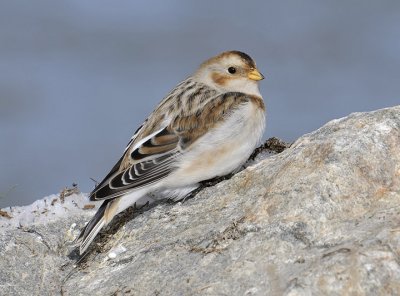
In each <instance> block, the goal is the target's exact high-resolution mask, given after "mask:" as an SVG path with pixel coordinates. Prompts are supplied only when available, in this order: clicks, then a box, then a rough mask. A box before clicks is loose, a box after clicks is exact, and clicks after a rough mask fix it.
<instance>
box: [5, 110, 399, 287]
mask: <svg viewBox="0 0 400 296" xmlns="http://www.w3.org/2000/svg"><path fill="white" fill-rule="evenodd" d="M54 199H56V197H55V196H53V197H51V198H48V202H46V207H45V209H46V211H44V210H43V207H40V210H39V207H38V209H37V210H38V211H39V212H38V213H36V214H37V215H38V216H43V215H45V216H46V215H47V216H46V217H48V219H47V220H46V219H39V218H37V217H34V218H33V219H31V220H28V221H29V222H26V221H25V225H19V224H20V223H21V222H18V221H17V222H18V223H17V222H15V221H14V222H10V221H13V220H15V219H17V220H18V219H21V217H22V216H26V215H30V213H28V212H31V211H32V207H30V208H29V207H25V208H15V209H9V208H8V209H3V212H6V213H7V214H3V215H2V216H3V217H0V231H1V238H0V291H1V292H0V294H2V295H399V294H400V106H398V107H392V108H387V109H382V110H378V111H374V112H369V113H354V114H351V115H349V116H348V117H345V118H342V119H338V120H333V121H331V122H329V123H328V124H326V125H325V126H323V127H322V128H320V129H318V130H317V131H315V132H312V133H310V134H307V135H304V136H303V137H301V138H300V139H298V140H297V141H296V142H295V143H294V144H293V145H292V146H291V147H290V148H289V149H286V150H285V151H283V152H282V153H280V154H277V155H272V156H269V157H267V158H265V159H262V160H257V159H256V161H254V162H253V164H252V165H251V166H249V167H247V168H246V169H245V170H243V171H241V172H240V173H238V174H236V175H235V176H233V177H232V178H231V179H230V180H226V181H223V182H221V183H218V184H217V185H215V186H213V187H208V188H205V189H204V190H202V191H201V192H199V193H198V194H197V195H196V196H195V197H193V198H191V199H188V200H186V201H185V202H183V203H181V202H179V203H168V202H161V203H158V204H156V205H154V206H152V207H149V208H148V209H147V210H144V211H140V212H137V213H135V214H133V215H131V216H130V218H129V219H127V220H128V221H127V222H126V223H124V224H122V226H121V227H119V228H118V227H114V229H109V230H108V231H106V233H105V234H103V235H102V236H101V237H99V239H97V240H96V241H95V247H94V248H92V250H91V252H90V253H89V254H88V255H87V256H86V257H85V258H84V259H82V260H80V261H79V262H78V261H77V258H78V257H77V255H76V252H75V251H74V248H73V246H71V243H70V242H71V241H72V240H73V239H74V237H75V236H76V235H77V233H78V229H79V228H80V227H81V226H83V225H84V223H85V221H87V220H88V219H89V217H91V216H92V215H93V214H94V211H95V209H88V210H83V209H82V208H83V206H84V203H85V202H86V201H85V195H83V194H75V195H71V196H68V197H66V198H65V199H66V201H65V203H67V200H68V201H69V205H68V206H65V210H64V212H65V213H64V212H63V213H62V214H60V208H59V209H58V210H57V211H53V212H52V207H55V206H59V207H61V209H62V207H63V205H62V203H61V202H55V204H54V205H51V204H50V201H51V200H54ZM86 203H87V202H86ZM71 204H72V206H71ZM87 208H88V207H87ZM24 211H25V212H26V213H25V212H24ZM42 212H44V213H42ZM52 213H53V214H52ZM6 215H9V216H10V217H13V218H9V217H5V216H6Z"/></svg>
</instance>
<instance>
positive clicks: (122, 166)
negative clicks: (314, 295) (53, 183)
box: [76, 50, 266, 255]
mask: <svg viewBox="0 0 400 296" xmlns="http://www.w3.org/2000/svg"><path fill="white" fill-rule="evenodd" d="M262 79H264V76H263V75H262V74H261V73H260V71H259V70H258V69H257V67H256V63H255V62H254V60H253V59H252V58H251V57H250V56H249V55H248V54H246V53H244V52H241V51H237V50H232V51H225V52H222V53H220V54H218V55H216V56H214V57H211V58H210V59H208V60H206V61H205V62H203V63H202V64H201V65H200V66H199V68H198V69H197V70H196V71H195V72H194V73H193V74H192V75H191V76H189V77H188V78H187V79H185V80H183V81H182V82H181V83H179V84H178V85H177V86H176V87H175V88H174V89H173V90H172V91H171V92H170V93H169V94H168V95H167V96H165V97H164V99H163V100H162V101H161V102H160V103H159V104H158V106H157V107H156V108H155V109H154V111H153V112H152V113H151V114H150V116H148V118H147V119H146V120H145V121H144V122H143V124H142V125H141V126H140V127H139V128H138V129H137V130H136V132H135V133H134V134H133V136H132V138H131V139H130V141H129V143H128V145H127V146H126V148H125V150H124V152H123V154H122V156H121V158H120V159H119V161H118V162H117V163H116V164H115V165H114V167H112V169H111V170H110V172H109V173H108V174H107V175H106V176H105V178H104V179H103V181H101V182H100V183H98V184H97V185H96V186H95V188H94V190H93V191H92V192H91V193H90V194H89V199H90V200H91V201H103V203H102V204H101V206H100V207H99V209H98V211H97V212H96V214H95V215H94V216H93V218H92V219H91V220H90V221H89V222H88V223H87V224H86V226H84V227H83V228H82V230H81V232H80V234H79V236H78V237H77V239H76V243H77V245H79V253H80V255H82V254H84V253H85V252H86V250H87V249H88V247H89V246H90V244H91V243H92V242H93V240H94V238H95V237H96V235H97V234H98V233H99V231H100V230H101V229H102V228H104V227H105V226H107V225H108V224H109V223H110V222H111V221H112V219H113V218H114V217H115V216H116V215H117V214H118V213H121V212H122V211H124V210H126V209H127V208H129V207H130V206H133V205H135V203H136V202H138V201H140V200H141V199H143V198H145V197H146V196H148V195H157V196H159V197H160V198H168V199H171V200H174V201H179V200H182V199H183V198H185V197H186V196H188V195H189V194H190V193H191V192H192V191H194V190H195V189H197V188H198V187H199V186H200V182H202V181H204V180H209V179H212V178H216V177H220V176H224V175H227V174H229V173H231V172H234V171H235V170H237V169H238V168H240V167H241V166H242V165H243V164H244V163H245V162H246V160H247V159H248V158H249V156H250V155H251V153H252V152H253V150H254V148H255V147H256V146H257V145H258V144H259V143H260V141H261V139H262V136H263V133H264V129H265V110H266V108H265V104H264V101H263V98H262V95H261V93H260V90H259V85H258V84H259V81H260V80H262Z"/></svg>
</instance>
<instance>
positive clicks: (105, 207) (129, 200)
mask: <svg viewBox="0 0 400 296" xmlns="http://www.w3.org/2000/svg"><path fill="white" fill-rule="evenodd" d="M147 190H148V189H147V188H144V189H142V190H139V191H135V192H132V193H130V194H127V195H124V196H121V197H117V198H114V199H107V200H105V201H104V202H103V204H102V205H101V206H100V208H99V209H98V210H97V213H96V214H95V215H94V217H93V218H92V219H91V220H90V221H89V223H88V224H86V226H85V227H84V228H83V229H82V231H81V233H80V234H79V236H78V238H77V239H76V240H75V243H76V244H79V253H80V254H81V255H82V254H83V253H84V252H85V251H86V250H87V248H88V247H89V245H90V244H91V243H92V242H93V240H94V238H95V237H96V235H97V234H98V233H99V231H100V230H101V229H102V228H103V227H105V226H107V225H108V223H110V222H111V220H112V219H113V218H114V217H115V216H116V215H117V214H118V213H121V212H122V211H124V210H125V209H127V208H128V207H130V206H133V205H134V204H135V203H136V202H137V201H139V200H140V201H143V200H146V198H145V195H146V193H147Z"/></svg>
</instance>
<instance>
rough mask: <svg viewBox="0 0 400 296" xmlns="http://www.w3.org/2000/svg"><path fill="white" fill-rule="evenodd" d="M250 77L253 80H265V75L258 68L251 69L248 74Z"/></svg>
mask: <svg viewBox="0 0 400 296" xmlns="http://www.w3.org/2000/svg"><path fill="white" fill-rule="evenodd" d="M248 77H249V78H250V79H251V80H255V81H258V80H263V79H264V75H262V74H261V73H260V72H259V71H258V70H257V69H254V70H251V71H250V72H249V74H248Z"/></svg>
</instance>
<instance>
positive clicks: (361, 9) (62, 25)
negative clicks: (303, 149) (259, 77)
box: [0, 0, 400, 207]
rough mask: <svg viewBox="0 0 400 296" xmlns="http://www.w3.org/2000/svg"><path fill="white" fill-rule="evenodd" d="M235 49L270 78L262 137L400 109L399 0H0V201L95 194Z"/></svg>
mask: <svg viewBox="0 0 400 296" xmlns="http://www.w3.org/2000/svg"><path fill="white" fill-rule="evenodd" d="M228 49H238V50H242V51H245V52H247V53H249V54H250V55H251V56H252V57H254V58H255V60H256V61H257V64H258V66H259V68H260V69H261V71H262V72H263V74H264V75H265V76H266V79H265V80H264V81H262V83H261V91H262V93H263V95H264V98H265V101H266V103H267V106H268V119H267V131H266V134H265V137H271V136H277V137H279V138H283V139H285V140H287V141H292V140H294V139H296V138H298V137H299V136H301V135H302V134H304V133H307V132H310V131H312V130H314V129H316V128H318V127H320V126H321V125H322V124H324V123H326V122H327V121H329V120H331V119H334V118H338V117H342V116H345V115H347V114H349V113H351V112H354V111H367V110H373V109H377V108H383V107H387V106H393V105H396V104H399V103H400V1H395V0H393V1H361V0H360V1H317V0H316V1H297V0H293V1H282V0H276V1H261V0H260V1H196V2H195V1H82V0H75V1H54V0H47V1H15V0H13V1H11V0H10V1H2V2H1V4H0V69H1V70H0V169H1V170H0V196H1V197H0V207H4V206H9V205H24V204H29V203H31V202H32V201H34V200H35V199H38V198H41V197H43V196H46V195H49V194H52V193H57V192H59V191H60V189H61V188H63V187H65V186H70V185H71V184H72V183H73V182H76V183H78V184H79V188H80V189H81V190H82V191H84V192H88V191H90V190H91V189H92V187H93V185H94V184H93V182H92V181H90V179H89V177H93V178H95V179H97V180H100V179H101V178H102V177H103V176H104V175H105V174H106V173H107V172H108V170H109V169H110V168H111V167H112V166H113V165H114V162H115V161H116V160H117V159H118V158H119V156H120V154H121V152H122V151H123V149H124V147H125V144H126V143H127V142H128V140H129V138H130V136H131V134H132V132H133V131H134V130H135V129H136V127H137V126H138V125H139V124H140V123H141V122H142V121H143V120H144V118H145V117H146V116H147V115H148V114H149V113H150V112H151V111H152V109H153V107H154V106H155V105H156V104H157V102H158V101H160V100H161V98H162V97H163V96H164V95H165V94H166V93H167V92H168V91H169V90H170V89H171V88H173V87H174V86H175V84H177V82H179V81H180V80H182V79H184V78H185V77H186V76H188V75H189V74H191V72H192V71H194V70H195V68H196V67H197V66H198V64H199V63H200V62H202V61H203V60H204V59H206V58H208V57H210V56H212V55H214V54H216V53H219V52H220V51H224V50H228Z"/></svg>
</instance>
